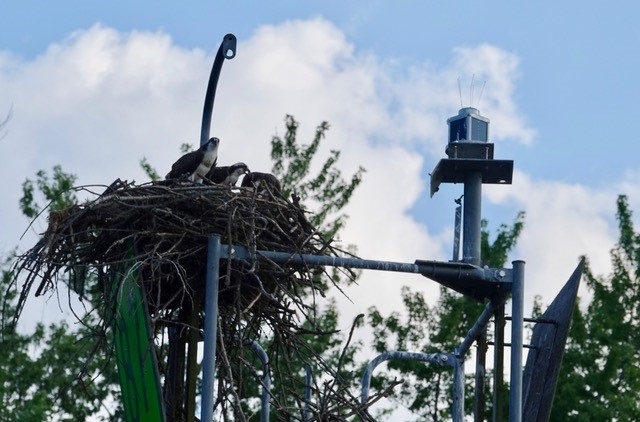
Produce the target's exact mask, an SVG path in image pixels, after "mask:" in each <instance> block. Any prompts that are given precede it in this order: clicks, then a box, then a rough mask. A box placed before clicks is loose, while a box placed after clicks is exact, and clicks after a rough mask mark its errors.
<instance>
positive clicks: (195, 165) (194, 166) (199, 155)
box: [166, 138, 220, 183]
mask: <svg viewBox="0 0 640 422" xmlns="http://www.w3.org/2000/svg"><path fill="white" fill-rule="evenodd" d="M219 144H220V140H219V139H218V138H211V139H209V140H208V141H207V142H205V143H204V144H203V145H202V146H201V147H200V148H198V149H197V150H195V151H191V152H188V153H186V154H185V155H183V156H182V157H180V158H178V161H176V162H175V163H173V165H172V166H171V171H170V172H169V174H167V177H166V179H178V178H181V177H187V178H188V179H189V180H192V181H194V182H197V183H202V178H203V177H205V176H206V174H207V173H208V172H209V170H211V167H214V166H215V165H216V160H217V159H218V145H219Z"/></svg>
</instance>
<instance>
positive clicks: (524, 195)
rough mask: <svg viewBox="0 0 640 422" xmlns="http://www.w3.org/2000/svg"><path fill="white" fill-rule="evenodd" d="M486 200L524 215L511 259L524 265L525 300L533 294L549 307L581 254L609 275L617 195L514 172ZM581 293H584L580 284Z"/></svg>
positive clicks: (602, 272) (595, 270) (615, 234)
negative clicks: (510, 184) (507, 182)
mask: <svg viewBox="0 0 640 422" xmlns="http://www.w3.org/2000/svg"><path fill="white" fill-rule="evenodd" d="M486 193H487V196H488V198H489V200H491V201H494V202H497V203H501V204H506V203H510V204H511V206H513V207H517V209H523V210H525V211H526V213H527V215H526V219H525V228H524V230H523V232H522V235H521V237H520V239H519V241H518V245H517V248H516V251H515V252H514V255H517V256H518V257H519V258H522V259H524V260H525V261H526V262H527V266H526V290H525V292H526V299H525V303H526V305H527V306H528V307H529V306H530V304H531V301H532V298H533V296H534V295H535V294H540V295H541V296H542V297H543V299H544V302H545V303H546V304H549V303H550V302H551V300H553V298H554V297H555V296H556V294H557V293H558V292H559V291H560V289H561V288H562V286H563V285H564V283H565V282H566V281H567V279H568V278H569V276H570V275H571V273H572V272H573V269H574V268H575V266H576V265H577V263H578V259H579V257H580V256H581V255H586V256H588V258H589V262H590V265H591V267H592V269H593V272H594V273H595V274H608V273H609V271H610V269H611V266H610V260H609V250H610V249H611V248H612V247H613V246H614V244H615V241H616V236H617V232H616V227H615V221H614V218H615V201H616V191H614V190H612V189H597V188H591V187H588V186H584V185H579V184H567V183H562V182H557V181H551V180H535V179H533V178H532V177H531V176H528V175H526V174H524V173H522V172H519V171H515V172H514V177H513V187H511V188H505V187H503V186H498V187H496V188H493V187H488V188H487V189H486ZM582 286H583V289H582V290H581V293H580V294H581V295H584V294H585V293H586V292H585V289H584V283H583V284H582Z"/></svg>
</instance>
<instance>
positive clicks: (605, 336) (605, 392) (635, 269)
mask: <svg viewBox="0 0 640 422" xmlns="http://www.w3.org/2000/svg"><path fill="white" fill-rule="evenodd" d="M616 217H617V220H618V229H619V238H618V243H617V245H616V246H615V247H614V249H613V250H612V251H611V263H612V267H613V272H612V274H610V275H608V276H606V277H603V276H596V275H594V274H593V273H592V272H591V269H590V267H589V265H588V263H587V266H586V269H585V272H584V275H583V280H584V281H585V282H586V284H587V286H588V288H589V290H590V292H591V294H592V299H591V302H590V303H589V304H588V306H587V307H586V310H585V311H581V309H580V306H579V304H576V308H575V309H574V313H573V320H572V325H571V328H570V331H569V341H568V344H567V348H566V352H565V356H564V359H563V362H562V368H561V371H560V377H559V381H558V388H557V390H556V395H555V399H554V404H553V408H552V413H551V419H552V420H566V421H573V420H575V421H581V420H621V421H622V420H628V421H631V420H640V366H638V362H640V351H639V350H640V348H639V347H638V345H640V235H639V234H638V233H637V232H636V231H635V228H634V225H633V221H632V212H631V210H630V209H629V205H628V200H627V197H626V196H624V195H621V196H619V197H618V200H617V215H616Z"/></svg>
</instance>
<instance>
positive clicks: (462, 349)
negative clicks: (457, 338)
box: [456, 302, 496, 358]
mask: <svg viewBox="0 0 640 422" xmlns="http://www.w3.org/2000/svg"><path fill="white" fill-rule="evenodd" d="M495 307H496V306H495V304H494V303H493V302H489V303H487V305H486V306H485V307H484V310H483V311H482V313H481V314H480V316H479V317H478V319H477V320H476V322H475V324H473V327H471V329H470V330H469V332H468V333H467V336H466V337H465V338H464V339H463V340H462V343H460V346H458V348H457V349H456V350H457V352H456V355H457V356H459V357H461V358H462V357H464V355H465V354H466V353H467V351H468V350H469V349H470V348H471V345H472V344H473V342H474V341H475V340H476V338H478V336H479V335H480V334H481V333H482V331H483V330H484V329H485V327H486V326H487V324H488V323H489V320H490V319H491V316H492V315H493V310H494V309H495Z"/></svg>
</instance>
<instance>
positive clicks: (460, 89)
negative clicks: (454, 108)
mask: <svg viewBox="0 0 640 422" xmlns="http://www.w3.org/2000/svg"><path fill="white" fill-rule="evenodd" d="M458 92H459V93H460V108H463V106H462V88H460V76H458Z"/></svg>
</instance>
